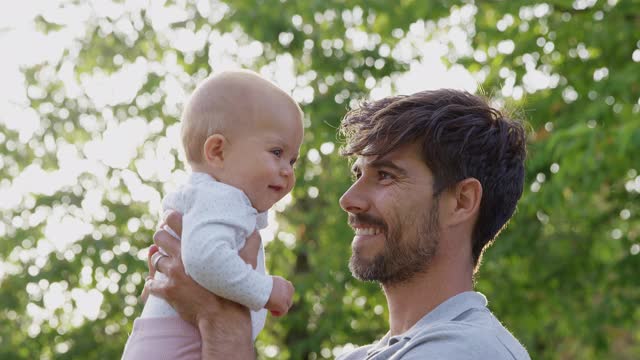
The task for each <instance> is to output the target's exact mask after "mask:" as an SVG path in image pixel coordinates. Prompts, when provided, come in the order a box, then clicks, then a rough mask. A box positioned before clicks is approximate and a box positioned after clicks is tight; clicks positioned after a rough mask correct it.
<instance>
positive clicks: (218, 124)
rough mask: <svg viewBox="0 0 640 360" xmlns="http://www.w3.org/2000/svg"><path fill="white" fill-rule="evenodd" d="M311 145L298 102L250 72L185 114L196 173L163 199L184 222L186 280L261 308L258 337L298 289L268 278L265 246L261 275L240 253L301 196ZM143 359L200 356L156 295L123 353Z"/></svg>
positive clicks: (228, 78) (193, 338)
mask: <svg viewBox="0 0 640 360" xmlns="http://www.w3.org/2000/svg"><path fill="white" fill-rule="evenodd" d="M302 137H303V126H302V111H301V110H300V108H299V107H298V105H297V104H296V102H295V101H294V100H293V99H292V98H291V97H290V96H289V95H287V94H286V93H285V92H284V91H282V90H281V89H279V88H278V87H277V86H275V85H273V84H272V83H270V82H269V81H267V80H265V79H263V78H262V77H260V76H258V75H257V74H255V73H252V72H248V71H229V72H224V73H221V74H218V75H215V76H212V77H210V78H208V79H207V80H205V81H204V82H203V83H202V84H200V85H199V86H198V88H197V89H196V90H195V92H194V93H193V95H192V96H191V99H190V100H189V103H188V104H187V107H186V108H185V110H184V112H183V116H182V143H183V146H184V149H185V152H186V155H187V160H188V162H189V165H190V166H191V168H192V170H193V173H192V174H191V175H190V177H189V180H188V182H187V184H185V185H183V186H182V187H181V188H179V189H178V190H177V191H176V192H174V193H171V194H168V195H167V196H166V197H165V198H164V199H163V208H164V209H165V211H166V210H175V211H178V212H180V213H182V214H183V231H182V235H183V236H182V241H181V250H182V260H183V262H184V267H185V270H186V272H187V273H188V274H189V275H190V276H191V277H192V278H193V279H194V280H195V281H196V282H198V283H199V284H200V285H202V286H204V287H205V288H207V289H209V290H210V291H212V292H214V293H216V294H217V295H219V296H222V297H224V298H227V299H229V300H232V301H235V302H237V303H240V304H242V305H245V306H247V307H248V308H249V309H251V310H252V312H251V318H252V325H253V337H254V339H255V337H256V336H257V334H258V333H259V332H260V331H261V330H262V328H263V326H264V322H265V318H266V310H264V309H267V310H270V311H271V312H272V314H274V315H277V316H281V315H284V314H286V313H287V311H288V310H289V307H290V306H291V299H292V296H293V286H292V285H291V283H290V282H289V281H287V280H285V279H283V278H281V277H278V276H269V275H266V274H265V266H264V248H263V247H262V244H261V245H260V249H259V250H258V261H257V267H256V269H255V270H254V269H253V268H252V267H251V266H250V265H247V264H246V263H245V262H244V261H243V260H242V259H241V258H240V257H239V256H238V250H239V249H241V248H242V247H243V246H244V244H245V240H246V238H247V237H249V236H250V235H251V234H252V233H254V232H255V231H257V230H260V229H262V228H264V227H265V226H266V225H267V217H266V211H267V210H269V208H270V207H271V206H273V204H275V203H276V202H277V201H278V200H280V199H282V198H283V197H284V196H285V195H286V194H288V193H289V192H290V191H291V189H292V188H293V185H294V183H295V175H294V171H293V165H294V163H295V162H296V159H297V157H298V153H299V151H300V145H301V143H302ZM156 277H157V278H162V277H164V275H162V274H160V273H157V274H156ZM143 358H144V359H158V358H167V359H191V358H194V359H198V358H200V335H199V333H198V331H197V329H196V328H195V327H193V326H191V325H190V324H188V323H187V322H185V321H183V320H182V319H181V318H180V317H179V316H178V315H177V313H176V312H175V310H174V309H173V308H172V307H171V306H170V305H169V304H168V303H166V302H165V301H164V300H162V299H161V298H159V297H155V296H149V299H148V300H147V303H146V304H145V306H144V309H143V311H142V315H141V316H140V318H138V319H136V320H135V321H134V325H133V332H132V333H131V335H130V337H129V340H128V341H127V345H126V346H125V350H124V354H123V359H127V360H129V359H143Z"/></svg>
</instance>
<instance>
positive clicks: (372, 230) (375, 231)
mask: <svg viewBox="0 0 640 360" xmlns="http://www.w3.org/2000/svg"><path fill="white" fill-rule="evenodd" d="M379 233H380V229H376V228H356V235H378V234H379Z"/></svg>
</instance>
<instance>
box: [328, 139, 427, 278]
mask: <svg viewBox="0 0 640 360" xmlns="http://www.w3.org/2000/svg"><path fill="white" fill-rule="evenodd" d="M352 170H353V173H354V175H355V178H356V180H355V182H354V184H353V185H352V186H351V188H349V190H347V192H345V193H344V195H343V196H342V198H340V206H341V207H342V208H343V209H344V210H345V211H346V212H348V213H349V225H351V227H353V228H354V230H355V233H356V234H355V237H354V238H353V242H352V244H351V247H352V255H351V259H350V261H349V268H350V269H351V272H352V273H353V275H354V276H355V277H356V278H358V279H361V280H370V281H379V282H381V283H383V284H387V285H389V284H397V283H400V282H403V281H406V280H408V279H410V278H411V277H412V276H413V275H415V274H416V273H419V272H425V271H427V268H428V265H429V263H430V261H431V260H432V258H433V257H434V256H435V254H436V251H437V248H438V237H439V235H438V234H439V222H438V201H437V198H434V197H433V175H432V173H431V171H430V170H429V168H428V167H427V166H426V164H425V163H424V161H423V160H422V158H421V155H420V147H419V146H418V145H417V144H410V145H405V146H402V147H400V148H398V149H396V150H394V151H392V152H390V153H389V154H386V155H384V156H367V157H363V156H361V157H359V158H358V159H357V160H356V162H355V163H354V165H353V169H352Z"/></svg>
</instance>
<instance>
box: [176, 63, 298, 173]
mask: <svg viewBox="0 0 640 360" xmlns="http://www.w3.org/2000/svg"><path fill="white" fill-rule="evenodd" d="M273 96H279V97H286V99H287V100H288V101H289V102H290V103H291V104H292V105H293V106H295V109H296V110H297V111H298V112H299V113H300V114H302V110H300V107H299V106H298V104H297V103H296V102H295V101H294V100H293V99H292V98H291V97H290V96H289V95H288V94H287V93H285V92H284V91H282V90H281V89H280V88H279V87H277V86H276V85H274V84H273V83H271V82H270V81H268V80H266V79H265V78H263V77H261V76H260V75H258V74H256V73H254V72H252V71H247V70H234V71H225V72H222V73H220V74H216V75H213V76H211V77H209V78H207V79H206V80H204V81H203V82H202V83H201V84H200V85H198V87H197V88H196V89H195V91H194V92H193V94H192V95H191V97H190V99H189V102H188V103H187V106H186V107H185V109H184V111H183V113H182V134H181V135H182V136H181V137H182V145H183V147H184V151H185V154H186V156H187V161H188V162H189V163H190V164H197V163H201V162H202V161H203V147H204V143H205V142H206V141H207V138H208V137H209V136H211V135H213V134H216V133H219V134H223V135H225V136H228V135H229V134H230V133H232V132H233V131H237V130H238V129H247V128H250V127H247V125H249V126H250V125H251V124H252V122H253V121H254V119H257V118H258V117H259V115H260V112H261V111H263V107H264V106H268V105H269V103H270V101H269V99H271V98H272V97H273Z"/></svg>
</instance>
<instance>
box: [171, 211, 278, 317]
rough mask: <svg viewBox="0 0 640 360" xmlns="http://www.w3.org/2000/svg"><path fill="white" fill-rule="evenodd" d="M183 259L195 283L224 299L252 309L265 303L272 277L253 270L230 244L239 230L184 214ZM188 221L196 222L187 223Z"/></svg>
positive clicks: (259, 307)
mask: <svg viewBox="0 0 640 360" xmlns="http://www.w3.org/2000/svg"><path fill="white" fill-rule="evenodd" d="M184 219H185V220H184V230H183V231H184V237H183V239H182V261H183V262H184V267H185V271H186V272H187V274H189V276H191V277H192V278H193V279H194V280H195V281H196V282H197V283H199V284H200V285H202V286H204V287H205V288H207V289H208V290H209V291H211V292H214V293H215V294H217V295H219V296H222V297H224V298H226V299H229V300H232V301H235V302H237V303H240V304H242V305H244V306H246V307H248V308H250V309H252V310H259V309H262V308H263V307H264V306H265V304H266V303H267V301H268V299H269V296H270V294H271V290H272V288H273V280H272V279H271V277H270V276H267V275H265V274H261V273H259V272H257V271H255V270H253V269H252V268H251V267H250V266H247V264H246V263H245V262H244V261H243V260H242V259H241V258H240V256H238V250H237V249H236V248H235V247H234V246H233V242H234V239H235V238H236V236H238V229H236V228H235V227H234V226H230V225H229V224H221V223H216V222H214V221H211V220H210V221H195V224H194V223H193V221H190V220H191V219H189V214H185V216H184ZM188 224H191V225H195V226H189V225H188Z"/></svg>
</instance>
